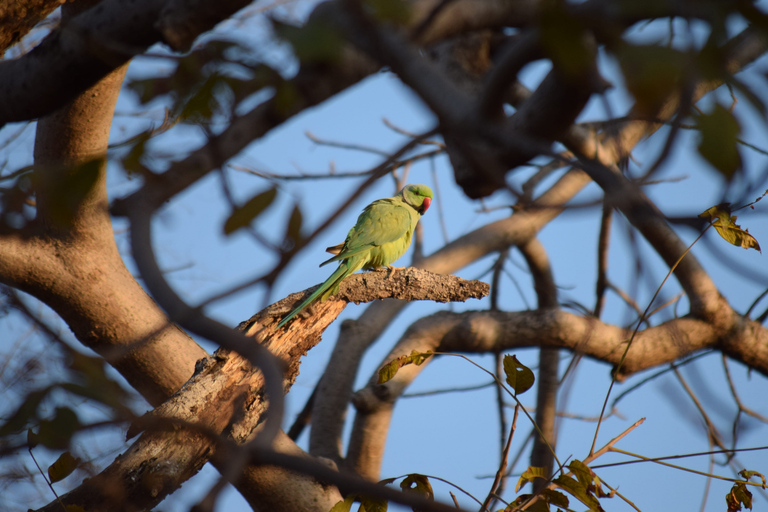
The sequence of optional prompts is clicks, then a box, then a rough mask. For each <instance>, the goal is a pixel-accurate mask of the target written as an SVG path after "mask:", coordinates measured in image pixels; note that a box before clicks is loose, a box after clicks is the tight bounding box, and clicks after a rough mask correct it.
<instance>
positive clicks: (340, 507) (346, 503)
mask: <svg viewBox="0 0 768 512" xmlns="http://www.w3.org/2000/svg"><path fill="white" fill-rule="evenodd" d="M354 502H355V497H354V496H347V497H346V498H344V500H343V501H340V502H338V503H337V504H335V505H334V506H333V507H331V510H330V511H329V512H349V511H350V510H351V509H352V504H353V503H354Z"/></svg>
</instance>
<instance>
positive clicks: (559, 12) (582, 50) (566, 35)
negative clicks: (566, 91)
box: [540, 2, 595, 79]
mask: <svg viewBox="0 0 768 512" xmlns="http://www.w3.org/2000/svg"><path fill="white" fill-rule="evenodd" d="M564 5H565V3H564V2H547V3H545V4H543V6H546V7H543V8H542V13H541V18H540V20H541V27H540V37H541V43H542V46H543V48H544V50H545V51H546V53H547V56H548V57H549V58H550V59H551V61H552V66H553V67H554V68H555V69H556V70H558V71H560V72H561V73H563V74H565V75H566V76H569V77H573V79H578V78H579V77H580V76H583V75H584V74H585V72H586V71H587V70H588V69H590V68H592V67H593V64H592V63H593V61H594V59H595V51H594V45H593V44H592V43H591V42H590V37H589V36H588V32H587V30H586V29H585V27H584V26H583V24H582V23H581V22H580V21H579V19H578V18H576V17H574V16H573V15H572V14H571V13H569V12H567V11H566V10H565V8H564Z"/></svg>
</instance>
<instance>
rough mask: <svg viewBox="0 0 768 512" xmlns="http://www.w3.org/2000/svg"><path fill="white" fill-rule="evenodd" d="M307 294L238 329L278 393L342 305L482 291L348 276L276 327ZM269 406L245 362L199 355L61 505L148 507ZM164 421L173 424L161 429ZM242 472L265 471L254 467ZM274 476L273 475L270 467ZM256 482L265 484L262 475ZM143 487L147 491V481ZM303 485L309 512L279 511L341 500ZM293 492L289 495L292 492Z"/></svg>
mask: <svg viewBox="0 0 768 512" xmlns="http://www.w3.org/2000/svg"><path fill="white" fill-rule="evenodd" d="M307 293H310V290H308V291H305V292H303V293H299V294H294V295H291V296H289V297H287V298H285V299H283V300H281V301H279V302H277V303H275V304H273V305H271V306H269V307H267V308H265V309H264V310H262V311H261V312H259V313H258V314H256V315H254V316H253V317H252V318H251V319H250V320H248V321H246V322H243V323H241V324H240V326H239V329H240V330H241V331H242V333H243V334H245V335H246V336H248V337H250V338H252V339H253V340H255V341H256V342H257V343H259V344H260V345H262V346H263V347H264V348H266V349H268V350H269V351H270V352H271V353H272V354H274V355H275V356H277V357H278V358H279V359H280V360H281V361H282V362H283V365H284V368H285V370H284V378H283V389H284V390H285V392H287V391H288V390H289V389H290V387H291V385H292V384H293V382H294V380H295V379H296V377H297V376H298V373H299V364H300V358H301V357H302V356H304V355H306V353H307V351H309V350H310V349H311V348H312V347H314V346H315V345H316V344H317V343H319V342H320V339H321V335H322V332H323V331H324V330H325V329H326V328H327V327H328V325H330V323H331V322H332V321H333V320H334V319H335V318H336V316H337V315H338V314H339V313H340V312H341V310H342V309H343V307H344V305H346V303H347V301H352V300H354V301H371V300H377V299H381V298H382V297H389V298H407V299H408V300H436V301H440V302H444V301H448V300H466V299H467V298H471V297H476V298H479V297H482V296H484V295H487V293H488V285H487V284H485V283H480V282H477V281H464V280H462V279H459V278H457V277H455V276H444V275H436V274H431V273H429V272H426V271H423V270H419V269H413V268H410V269H406V270H402V271H399V272H396V273H395V274H394V275H393V276H388V275H387V274H386V273H385V272H371V273H367V274H356V275H354V276H351V277H350V278H347V279H346V280H345V281H344V282H343V283H342V286H341V288H340V293H339V294H337V295H336V296H334V297H332V298H330V299H328V300H327V301H326V302H324V303H322V304H320V305H319V306H320V307H319V308H315V311H314V313H313V314H312V315H310V317H309V318H306V319H305V318H299V319H297V320H295V321H294V323H296V322H298V323H301V324H302V328H301V329H299V330H295V329H292V328H290V327H289V328H286V329H280V330H275V325H276V324H277V322H278V321H279V320H280V319H281V318H282V317H283V316H284V314H285V312H287V311H289V310H290V308H291V307H293V305H294V304H295V303H296V302H297V301H298V300H301V299H302V297H303V295H305V294H307ZM267 410H268V403H267V401H266V400H265V398H264V379H263V376H262V373H261V372H260V371H258V370H255V369H254V367H253V365H252V364H251V363H250V362H249V360H248V359H247V358H245V357H243V356H241V355H239V354H238V353H236V352H231V351H228V350H224V349H220V350H219V351H217V353H216V354H215V355H214V356H212V357H209V358H206V359H202V360H201V361H200V362H199V363H198V365H197V368H196V372H195V375H194V376H193V377H192V379H190V380H189V381H188V382H187V383H186V384H185V385H184V386H183V387H182V388H181V389H180V390H179V391H178V392H177V393H176V394H174V395H173V396H172V397H171V398H170V399H169V400H168V401H166V402H165V403H163V404H162V405H161V406H159V407H157V408H156V409H155V410H153V411H152V412H150V413H148V414H147V415H146V416H145V417H144V418H142V419H141V420H140V421H138V422H137V423H136V424H135V427H133V428H132V429H130V430H129V432H128V436H129V437H132V436H134V435H136V434H137V433H138V431H140V430H144V429H146V432H144V433H143V434H142V435H141V436H140V437H139V439H138V440H137V441H136V442H135V443H134V444H133V445H132V446H131V447H130V448H129V450H128V451H127V452H126V453H125V454H123V455H121V456H120V457H118V459H116V460H115V462H114V463H112V464H110V465H109V466H108V467H107V468H106V469H104V470H103V471H102V473H100V475H98V476H97V477H95V478H92V479H90V480H88V481H86V482H84V483H83V485H81V486H80V487H78V488H77V489H75V490H73V491H71V492H70V493H68V494H67V495H65V496H64V497H62V500H63V501H64V503H65V504H79V505H81V506H84V507H85V508H86V510H89V511H91V510H93V511H98V510H114V507H115V504H116V503H121V502H123V500H125V499H126V498H130V500H129V502H130V504H129V505H125V508H124V509H123V510H143V509H146V508H151V507H153V506H155V505H156V504H157V503H159V502H160V501H161V500H162V499H163V498H164V497H165V496H167V495H168V494H169V493H171V492H173V491H174V490H175V489H177V488H178V487H179V486H180V485H181V484H182V483H183V482H184V481H186V480H187V479H189V478H190V477H191V476H192V475H194V474H195V473H197V471H199V469H200V468H201V467H202V466H203V465H204V464H205V462H207V461H208V460H209V459H211V458H212V457H213V458H215V457H216V450H217V446H218V442H219V441H218V436H220V435H225V436H226V437H227V438H230V439H232V440H233V441H235V442H236V443H237V444H245V443H248V442H251V441H252V440H253V439H254V437H255V435H256V433H257V432H258V431H260V430H261V429H262V428H263V426H264V425H263V422H264V417H263V415H264V414H265V413H266V412H267ZM271 413H272V411H271V410H270V414H271ZM171 425H175V427H174V428H169V427H170V426H171ZM185 425H187V427H184V426H185ZM190 426H191V427H190ZM278 441H279V443H280V445H281V446H284V448H283V450H282V451H288V452H293V453H298V452H297V450H298V449H297V448H295V445H293V443H292V442H290V440H287V438H285V437H284V434H281V435H280V436H278ZM160 454H162V461H163V463H162V464H155V463H153V462H152V460H153V458H156V457H159V456H160ZM217 467H219V469H220V470H222V471H224V470H225V468H226V461H222V460H219V461H218V463H217ZM248 471H249V472H256V473H260V472H261V473H263V471H262V470H256V469H249V470H248ZM275 471H278V472H280V470H277V469H275ZM276 475H277V473H275V472H274V471H273V472H272V473H270V479H271V480H272V481H274V479H275V478H277V479H278V480H279V478H278V477H277V476H276ZM256 477H257V479H258V478H263V474H260V475H256ZM146 482H151V483H152V485H146ZM301 482H302V485H304V486H309V488H311V489H313V490H314V491H316V492H317V493H318V494H317V495H313V494H307V495H305V498H306V499H307V500H309V501H310V502H311V503H313V504H314V505H313V506H311V507H310V506H309V505H308V504H305V506H307V507H309V508H297V509H291V508H286V507H287V506H288V505H289V504H290V505H291V506H294V505H296V501H289V502H287V503H286V502H284V503H282V506H281V507H280V509H281V510H318V511H320V510H322V511H323V512H325V511H327V510H328V509H330V506H332V505H333V504H335V503H336V501H338V499H339V495H338V494H337V493H334V492H331V491H330V490H328V489H325V488H324V486H322V485H321V484H320V483H318V482H314V483H313V481H312V479H311V478H310V479H306V478H302V479H301ZM262 483H263V482H262ZM291 489H294V491H295V488H293V487H291ZM260 490H263V488H262V489H260ZM245 492H248V491H245ZM248 497H249V502H250V503H251V504H252V505H254V506H256V507H260V508H259V509H264V508H263V507H265V506H266V505H267V504H270V505H269V506H271V507H275V506H277V505H276V504H275V503H272V501H269V500H274V499H275V498H274V494H269V493H264V492H261V493H255V492H251V493H250V494H249V495H248ZM296 499H298V497H297V498H296ZM329 503H330V505H329ZM55 506H56V503H55V502H54V503H51V504H50V505H49V507H54V508H51V510H54V509H55ZM303 506H304V505H303ZM323 507H325V508H323ZM45 510H48V508H46V509H45ZM270 510H277V509H276V508H271V509H270Z"/></svg>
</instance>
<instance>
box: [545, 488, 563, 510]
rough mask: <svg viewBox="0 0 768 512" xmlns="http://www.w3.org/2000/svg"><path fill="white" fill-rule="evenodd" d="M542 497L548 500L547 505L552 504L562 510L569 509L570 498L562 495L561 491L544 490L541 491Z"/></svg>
mask: <svg viewBox="0 0 768 512" xmlns="http://www.w3.org/2000/svg"><path fill="white" fill-rule="evenodd" d="M541 496H542V497H543V498H544V499H546V500H547V503H551V504H552V505H554V506H556V507H560V508H562V509H568V504H569V502H568V496H566V495H565V494H563V493H561V492H560V491H555V490H554V489H544V490H542V491H541Z"/></svg>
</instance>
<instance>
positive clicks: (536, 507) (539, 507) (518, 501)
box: [504, 494, 549, 512]
mask: <svg viewBox="0 0 768 512" xmlns="http://www.w3.org/2000/svg"><path fill="white" fill-rule="evenodd" d="M532 497H533V494H521V495H519V496H518V497H517V498H515V501H513V502H512V503H511V504H510V506H509V507H507V508H505V509H504V511H505V512H506V511H508V510H519V508H520V506H521V505H523V503H525V502H527V501H528V500H529V499H531V498H532ZM525 510H526V511H530V512H549V505H548V502H547V500H546V499H538V500H536V501H535V502H533V503H532V504H530V505H528V506H526V508H525Z"/></svg>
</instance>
